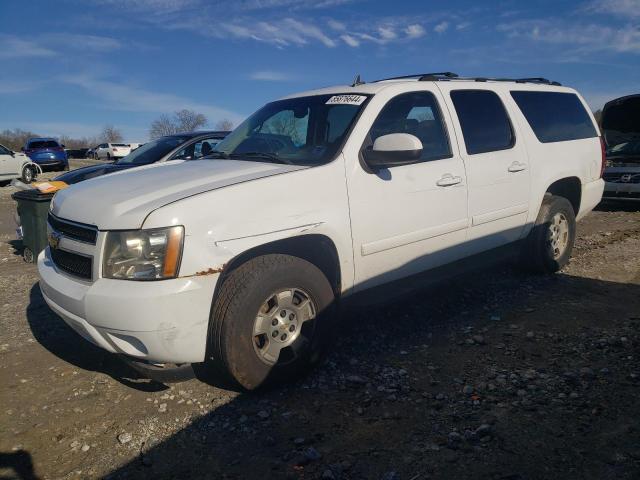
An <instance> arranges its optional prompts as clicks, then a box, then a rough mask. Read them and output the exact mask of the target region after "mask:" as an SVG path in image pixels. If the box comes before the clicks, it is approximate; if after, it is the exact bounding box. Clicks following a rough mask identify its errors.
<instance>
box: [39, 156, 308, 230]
mask: <svg viewBox="0 0 640 480" xmlns="http://www.w3.org/2000/svg"><path fill="white" fill-rule="evenodd" d="M304 168H308V167H299V166H294V165H280V164H272V163H262V162H249V161H241V160H197V161H190V162H182V163H174V162H166V163H156V164H152V165H147V166H144V167H139V168H134V169H131V170H125V171H123V172H117V173H114V174H112V175H105V176H102V177H98V178H93V179H91V180H87V181H85V182H80V183H76V184H75V185H72V186H70V187H69V188H66V189H64V190H61V191H59V192H58V193H57V194H56V195H55V196H54V197H53V201H52V202H51V204H52V207H51V208H52V211H53V213H54V215H56V216H58V217H60V218H64V219H67V220H73V221H75V222H79V223H85V224H89V225H95V226H97V227H98V228H99V229H100V230H117V229H135V228H141V227H142V224H143V222H144V220H145V218H146V217H147V215H149V214H150V213H151V212H152V211H154V210H156V209H158V208H160V207H162V206H163V205H167V204H169V203H173V202H175V201H177V200H180V199H182V198H186V197H191V196H193V195H198V194H200V193H204V192H208V191H211V190H216V189H219V188H223V187H226V186H229V185H234V184H236V183H241V182H247V181H250V180H255V179H258V178H263V177H268V176H271V175H278V174H281V173H287V172H292V171H295V170H300V169H304Z"/></svg>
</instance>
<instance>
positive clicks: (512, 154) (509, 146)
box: [438, 82, 531, 253]
mask: <svg viewBox="0 0 640 480" xmlns="http://www.w3.org/2000/svg"><path fill="white" fill-rule="evenodd" d="M438 86H439V88H440V89H441V90H442V91H443V94H444V97H445V99H446V102H447V104H448V106H449V109H450V111H451V112H452V116H453V117H454V122H453V123H454V125H455V128H456V131H457V132H458V139H459V146H460V151H461V153H462V156H463V158H464V161H465V165H466V168H467V175H468V180H467V181H468V185H469V216H470V220H471V227H470V230H469V235H468V244H469V253H477V252H481V251H484V250H488V249H491V248H494V247H498V246H500V245H504V244H507V243H509V242H513V241H515V240H518V239H519V238H520V236H521V234H522V232H523V229H524V226H525V223H526V219H527V213H528V210H529V197H530V195H529V193H530V182H531V177H530V169H529V161H528V157H527V152H526V148H525V144H524V141H523V140H522V139H520V138H518V135H517V131H516V127H515V124H514V122H512V120H511V118H510V116H509V113H508V111H507V108H506V107H505V103H506V101H505V99H503V98H502V95H503V94H502V93H500V92H499V91H494V90H493V89H489V88H486V87H485V88H480V87H478V88H475V87H474V88H473V89H469V88H463V87H461V86H456V84H455V82H451V83H450V84H449V83H446V84H445V83H444V82H440V83H439V84H438Z"/></svg>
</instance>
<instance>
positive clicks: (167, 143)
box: [116, 135, 190, 165]
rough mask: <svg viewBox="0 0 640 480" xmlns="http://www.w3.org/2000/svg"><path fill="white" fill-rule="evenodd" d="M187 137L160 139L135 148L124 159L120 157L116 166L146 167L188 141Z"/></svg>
mask: <svg viewBox="0 0 640 480" xmlns="http://www.w3.org/2000/svg"><path fill="white" fill-rule="evenodd" d="M189 138H190V137H188V136H178V135H176V136H171V137H160V138H158V139H156V140H153V141H151V142H149V143H145V144H144V145H143V146H141V147H139V148H136V149H135V150H134V151H132V152H131V153H130V154H129V155H127V156H126V157H122V158H121V159H120V160H118V161H117V162H116V163H117V164H118V165H147V164H149V163H154V162H157V161H158V160H160V159H161V158H162V157H164V156H165V155H166V154H168V153H169V152H171V151H172V150H173V149H175V148H177V147H179V146H180V145H182V144H183V143H184V142H186V141H187V140H189Z"/></svg>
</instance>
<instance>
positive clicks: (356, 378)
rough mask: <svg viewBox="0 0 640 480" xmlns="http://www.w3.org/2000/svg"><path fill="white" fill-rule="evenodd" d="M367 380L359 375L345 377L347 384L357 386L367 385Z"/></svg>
mask: <svg viewBox="0 0 640 480" xmlns="http://www.w3.org/2000/svg"><path fill="white" fill-rule="evenodd" d="M367 381H368V380H367V379H366V378H364V377H361V376H359V375H348V376H347V382H351V383H356V384H358V385H364V384H365V383H367Z"/></svg>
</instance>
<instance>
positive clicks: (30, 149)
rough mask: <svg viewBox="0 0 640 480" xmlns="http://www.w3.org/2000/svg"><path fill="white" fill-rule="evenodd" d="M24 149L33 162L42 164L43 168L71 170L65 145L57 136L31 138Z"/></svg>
mask: <svg viewBox="0 0 640 480" xmlns="http://www.w3.org/2000/svg"><path fill="white" fill-rule="evenodd" d="M22 151H23V152H24V154H25V155H27V156H28V157H29V158H30V159H31V161H32V162H34V163H37V164H38V165H40V167H41V168H42V170H69V160H68V158H67V153H66V152H65V151H64V145H61V144H60V142H58V140H56V139H55V138H30V139H29V140H27V141H26V142H25V144H24V147H22Z"/></svg>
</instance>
